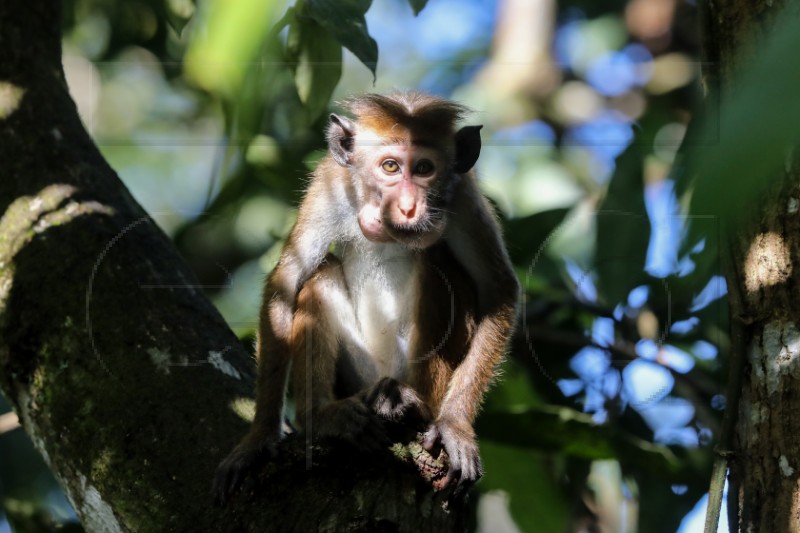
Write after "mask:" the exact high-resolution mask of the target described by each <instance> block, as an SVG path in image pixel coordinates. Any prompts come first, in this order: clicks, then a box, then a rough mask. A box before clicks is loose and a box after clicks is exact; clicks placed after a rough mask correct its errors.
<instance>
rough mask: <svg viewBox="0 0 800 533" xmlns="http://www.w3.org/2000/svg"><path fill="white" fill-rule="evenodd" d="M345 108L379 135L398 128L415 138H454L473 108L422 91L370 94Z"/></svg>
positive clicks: (360, 97) (345, 104) (362, 96)
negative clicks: (461, 121)
mask: <svg viewBox="0 0 800 533" xmlns="http://www.w3.org/2000/svg"><path fill="white" fill-rule="evenodd" d="M344 106H345V108H346V109H348V110H349V111H350V112H351V113H352V114H353V115H355V117H356V118H357V119H358V122H359V123H361V124H363V125H365V126H366V127H367V128H370V129H373V130H376V131H378V132H379V133H388V132H392V131H393V130H394V129H395V128H396V127H397V126H400V127H402V128H404V129H406V130H408V131H409V132H410V133H411V135H412V137H414V138H424V137H431V138H434V139H436V138H441V137H442V136H450V135H452V133H453V131H454V130H455V126H456V123H457V122H458V121H459V120H461V119H463V118H464V117H465V116H466V115H467V114H468V113H469V112H470V110H469V108H467V107H466V106H463V105H461V104H457V103H455V102H451V101H450V100H446V99H444V98H440V97H438V96H433V95H430V94H426V93H423V92H420V91H407V92H401V91H396V92H393V93H390V94H388V95H382V94H376V93H367V94H363V95H360V96H355V97H352V98H349V99H347V100H346V101H345V102H344Z"/></svg>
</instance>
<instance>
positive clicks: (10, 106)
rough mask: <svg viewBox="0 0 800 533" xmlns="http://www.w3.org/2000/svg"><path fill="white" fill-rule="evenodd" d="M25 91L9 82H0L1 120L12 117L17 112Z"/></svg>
mask: <svg viewBox="0 0 800 533" xmlns="http://www.w3.org/2000/svg"><path fill="white" fill-rule="evenodd" d="M23 96H25V89H23V88H22V87H18V86H16V85H14V84H13V83H10V82H7V81H0V120H4V119H6V118H8V117H10V116H11V114H12V113H13V112H14V111H16V110H17V108H18V107H19V103H20V102H21V101H22V97H23Z"/></svg>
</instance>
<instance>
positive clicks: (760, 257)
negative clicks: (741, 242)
mask: <svg viewBox="0 0 800 533" xmlns="http://www.w3.org/2000/svg"><path fill="white" fill-rule="evenodd" d="M744 274H745V282H744V283H745V288H746V289H747V292H748V293H749V294H753V293H756V292H758V290H759V289H762V288H764V287H770V286H772V285H777V284H779V283H783V282H785V281H786V280H787V279H789V276H790V275H791V274H792V261H791V257H790V255H789V248H788V246H786V242H785V241H784V240H783V237H782V236H780V235H779V234H777V233H774V232H769V233H761V234H759V235H757V236H756V238H755V239H753V242H752V243H751V244H750V249H749V250H748V251H747V258H746V259H745V272H744Z"/></svg>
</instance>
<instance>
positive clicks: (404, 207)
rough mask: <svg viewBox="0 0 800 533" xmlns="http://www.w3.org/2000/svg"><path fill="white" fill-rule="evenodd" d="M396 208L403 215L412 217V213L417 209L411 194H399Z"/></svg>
mask: <svg viewBox="0 0 800 533" xmlns="http://www.w3.org/2000/svg"><path fill="white" fill-rule="evenodd" d="M397 208H398V209H400V212H401V213H403V216H404V217H406V218H409V219H410V218H414V214H415V213H416V211H417V202H416V201H415V200H414V198H413V197H412V196H411V195H408V196H401V197H400V201H399V202H398V203H397Z"/></svg>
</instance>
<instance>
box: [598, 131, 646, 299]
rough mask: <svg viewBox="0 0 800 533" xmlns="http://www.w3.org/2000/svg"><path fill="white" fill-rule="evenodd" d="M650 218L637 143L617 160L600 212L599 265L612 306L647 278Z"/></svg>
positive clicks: (602, 289) (603, 290)
mask: <svg viewBox="0 0 800 533" xmlns="http://www.w3.org/2000/svg"><path fill="white" fill-rule="evenodd" d="M649 241H650V219H649V218H648V217H647V210H646V209H645V205H644V158H643V155H642V153H641V149H640V147H639V146H638V144H637V143H636V142H635V141H634V143H633V144H631V146H629V147H628V149H627V150H625V152H623V153H622V155H620V156H619V158H617V166H616V170H615V172H614V175H613V176H612V177H611V182H610V183H609V185H608V191H607V193H606V197H605V199H604V200H603V202H602V203H601V204H600V207H599V209H598V211H597V251H596V253H595V265H596V268H597V274H598V286H599V289H600V293H601V294H602V295H603V297H604V300H605V302H606V303H607V304H608V305H611V306H613V305H615V304H617V303H619V302H624V301H627V296H628V293H629V292H630V290H631V289H633V288H634V287H636V286H637V285H639V284H640V283H641V282H642V281H643V280H644V279H645V278H646V276H645V273H644V264H645V259H646V257H647V245H648V243H649Z"/></svg>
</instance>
